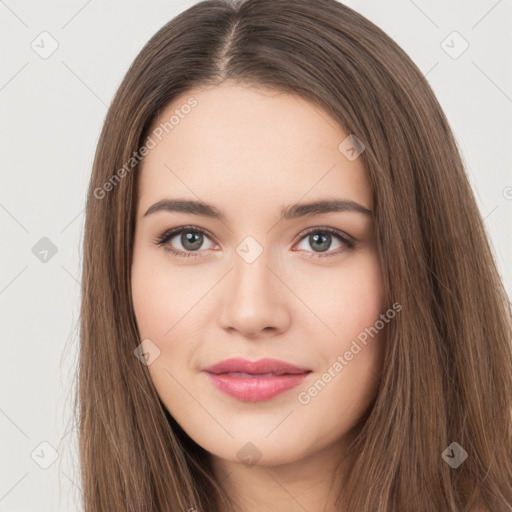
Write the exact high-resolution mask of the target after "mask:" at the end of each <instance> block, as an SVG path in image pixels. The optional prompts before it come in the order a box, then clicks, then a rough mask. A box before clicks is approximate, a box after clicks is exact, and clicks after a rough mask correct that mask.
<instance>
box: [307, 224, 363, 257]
mask: <svg viewBox="0 0 512 512" xmlns="http://www.w3.org/2000/svg"><path fill="white" fill-rule="evenodd" d="M333 238H334V239H336V240H337V241H338V243H339V244H340V246H341V250H338V251H328V249H330V248H331V245H332V240H333ZM300 241H301V242H302V241H304V242H305V243H306V244H308V245H309V246H310V247H313V248H314V249H315V250H314V251H313V252H314V253H315V254H314V255H313V256H308V257H312V258H316V257H318V258H325V257H329V256H336V255H339V254H341V253H342V252H345V251H347V250H351V249H353V248H354V247H355V243H354V242H353V241H352V240H350V239H349V237H348V236H347V235H344V234H343V233H342V232H341V231H338V230H336V229H332V228H325V227H315V228H311V229H309V230H307V231H306V233H302V234H301V238H300ZM316 249H318V251H317V250H316ZM327 251H328V252H327ZM321 253H325V254H321Z"/></svg>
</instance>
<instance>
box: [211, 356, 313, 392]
mask: <svg viewBox="0 0 512 512" xmlns="http://www.w3.org/2000/svg"><path fill="white" fill-rule="evenodd" d="M203 372H205V373H206V374H207V376H208V377H209V379H210V382H211V383H212V384H213V385H214V386H216V387H217V388H218V389H220V390H221V391H223V392H224V393H226V394H228V395H230V396H233V397H235V398H238V399H239V400H243V401H248V402H259V401H263V400H269V399H271V398H273V397H275V396H277V395H279V394H281V393H283V392H284V391H287V390H289V389H291V388H294V387H295V386H298V385H299V384H300V383H301V382H302V381H303V380H304V378H305V377H306V376H307V375H308V374H309V373H310V372H311V370H310V369H308V368H302V367H299V366H295V365H293V364H291V363H287V362H285V361H279V360H278V359H270V358H264V359H260V360H258V361H254V362H253V361H248V360H247V359H241V358H233V359H226V360H225V361H221V362H219V363H216V364H214V365H212V366H208V367H207V368H204V369H203Z"/></svg>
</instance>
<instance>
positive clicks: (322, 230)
mask: <svg viewBox="0 0 512 512" xmlns="http://www.w3.org/2000/svg"><path fill="white" fill-rule="evenodd" d="M333 238H334V239H335V240H337V241H338V244H339V246H340V247H341V250H337V251H329V250H328V249H330V248H331V245H332V241H333ZM350 238H351V237H350ZM173 240H175V241H174V242H173ZM205 240H210V242H211V238H210V236H209V234H208V233H207V232H206V231H205V230H203V229H201V228H198V227H196V226H182V227H179V228H174V229H171V230H168V231H165V232H164V233H163V234H162V235H160V236H158V237H157V238H156V240H155V241H154V243H155V244H156V245H158V246H163V247H164V249H165V250H166V251H167V252H170V253H171V254H173V255H174V256H178V257H180V258H182V257H183V258H189V257H193V258H196V257H198V256H200V255H201V254H200V253H201V252H202V251H201V250H200V249H201V248H203V249H208V248H210V249H211V248H212V246H210V247H206V248H205V247H203V245H204V243H205ZM303 241H304V242H305V243H307V244H309V246H310V247H313V249H314V250H313V251H309V252H313V253H314V254H313V255H310V256H308V257H313V258H316V257H318V258H325V257H328V256H336V255H338V254H341V253H342V252H345V251H347V250H350V249H353V248H354V247H355V243H354V242H353V241H352V240H351V239H349V237H348V236H347V235H345V234H343V233H342V232H340V231H338V230H336V229H333V228H327V227H314V228H310V229H308V230H307V231H306V232H305V233H301V236H300V242H303ZM176 244H177V245H178V248H177V249H176ZM211 244H212V245H213V247H217V245H216V244H215V243H213V242H211ZM179 246H181V247H179ZM322 253H325V254H322Z"/></svg>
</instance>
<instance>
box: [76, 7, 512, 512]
mask: <svg viewBox="0 0 512 512" xmlns="http://www.w3.org/2000/svg"><path fill="white" fill-rule="evenodd" d="M226 79H231V80H234V81H236V82H237V83H240V84H245V85H247V86H264V87H270V88H273V89H275V90H279V91H284V92H290V93H294V94H299V95H301V96H302V97H304V98H306V99H308V100H309V101H311V102H314V103H315V104H316V105H318V106H320V107H321V108H323V109H324V110H325V112H327V113H328V114H329V115H330V116H332V117H333V118H334V119H335V120H337V121H338V122H339V123H340V125H341V126H342V127H343V128H344V129H345V130H346V132H347V133H350V134H354V135H355V136H356V137H357V138H358V139H359V140H360V141H361V142H363V144H364V146H365V150H364V151H363V153H362V154H361V155H360V158H362V159H363V162H364V165H365V167H366V169H367V172H368V175H369V178H370V183H371V187H372V194H373V205H374V208H373V210H374V213H373V215H374V222H375V228H376V236H377V244H378V249H379V255H380V261H381V267H382V272H383V277H384V282H385V289H386V296H387V299H388V301H389V303H390V304H392V303H394V302H399V303H400V304H401V305H402V307H403V309H402V311H401V313H400V315H397V317H396V319H395V320H394V321H393V322H392V323H391V324H390V325H389V331H388V340H389V341H388V343H387V344H386V353H385V361H384V365H383V369H382V374H381V385H380V389H379V391H378V394H377V396H376V397H375V401H374V403H373V406H372V408H371V411H370V412H369V414H368V417H367V418H366V420H365V422H364V426H363V428H362V430H361V432H360V434H359V436H358V438H357V439H356V442H355V443H354V444H353V446H352V448H353V453H354V455H355V460H354V464H353V465H352V467H351V470H350V473H349V474H348V475H347V478H346V481H345V483H344V486H343V489H339V490H338V492H339V504H340V508H342V507H344V508H346V510H350V511H357V512H360V511H372V512H391V511H401V512H405V511H409V510H410V511H413V510H414V511H417V510H427V509H428V510H436V511H437V512H453V511H461V512H462V511H467V510H469V509H470V508H471V507H472V506H474V504H475V503H476V502H477V500H479V499H480V500H481V502H482V503H484V504H485V505H486V507H488V509H489V510H491V511H493V512H497V511H505V510H511V508H510V507H511V503H512V350H511V340H512V326H511V323H512V322H511V313H510V305H509V301H508V297H507V295H506V293H505V290H504V287H503V284H502V282H501V280H500V276H499V274H498V271H497V268H496V264H495V261H494V259H493V254H492V252H491V249H490V244H489V242H488V239H487V235H486V232H485V228H484V225H483V222H482V217H481V216H480V214H479V211H478V208H477V205H476V202H475V199H474V196H473V193H472V190H471V187H470V185H469V183H468V179H467V176H466V174H465V169H464V167H463V163H462V160H461V157H460V154H459V151H458V148H457V145H456V141H455V140H454V136H453V134H452V131H451V129H450V127H449V125H448V122H447V119H446V117H445V115H444V113H443V112H442V110H441V107H440V105H439V103H438V101H437V100H436V98H435V96H434V94H433V92H432V90H431V88H430V86H429V84H428V83H427V81H426V79H425V77H424V76H423V75H422V73H421V72H420V71H419V70H418V68H417V67H416V65H415V64H414V63H413V62H412V61H411V59H410V58H409V57H408V56H407V55H406V54H405V53H404V51H403V50H402V49H401V48H400V47H399V46H398V45H397V44H396V43H395V42H394V41H393V40H392V39H391V38H390V37H389V36H387V35H386V34H385V33H384V32H383V31H382V30H381V29H379V28H378V27H377V26H375V25H374V24H373V23H371V22H370V21H368V20H367V19H366V18H364V17H363V16H361V15H359V14H358V13H357V12H355V11H353V10H352V9H350V8H348V7H346V6H345V5H343V4H341V3H339V2H336V1H334V0H317V1H310V0H247V1H239V2H236V1H234V2H229V1H228V0H225V1H224V0H209V1H204V2H200V3H197V4H195V5H193V6H192V7H190V8H189V9H187V10H186V11H184V12H182V13H181V14H179V15H178V16H177V17H176V18H174V19H173V20H172V21H170V22H169V23H167V24H166V25H165V26H164V27H162V28H161V29H160V30H159V31H158V32H157V33H156V34H155V35H154V36H153V37H152V38H151V40H150V41H149V42H148V43H147V44H146V45H145V46H144V48H143V49H142V51H141V52H140V54H139V55H138V56H137V57H136V59H135V60H134V62H133V64H132V65H131V67H130V69H129V70H128V72H127V74H126V76H125V77H124V79H123V81H122V83H121V85H120V87H119V89H118V91H117V93H116V95H115V98H114V100H113V102H112V104H111V106H110V108H109V111H108V113H107V116H106V119H105V122H104V126H103V129H102V132H101V136H100V139H99V141H98V146H97V152H96V155H95V160H94V165H93V170H92V176H91V180H90V186H89V190H88V197H87V208H86V224H85V232H84V240H83V269H82V304H81V318H80V337H81V339H80V353H79V378H78V387H77V393H76V403H75V408H76V409H77V411H76V412H75V414H76V418H77V422H78V432H79V450H80V464H81V477H82V489H83V500H84V507H85V511H86V512H100V511H101V512H105V511H111V512H112V511H123V512H126V511H133V512H150V511H155V512H156V511H158V512H163V511H177V510H180V511H187V510H197V511H210V512H218V511H220V510H221V508H220V507H221V503H223V506H224V507H226V508H224V510H226V509H228V508H229V506H228V498H227V497H226V496H224V494H223V491H222V489H221V485H220V484H219V482H217V481H216V480H215V478H214V475H213V472H212V467H211V463H210V454H209V453H207V452H206V451H205V450H204V449H202V448H201V447H199V446H198V445H197V444H196V443H195V442H194V441H193V440H192V439H190V438H189V437H188V436H187V434H186V433H185V432H184V431H183V430H182V429H181V428H180V426H179V425H178V424H177V423H176V422H175V421H174V419H173V418H172V417H171V415H170V414H169V413H168V412H167V411H166V409H165V407H164V406H163V404H162V402H161V401H160V399H159V397H158V395H157V393H156V391H155V389H154V387H153V385H152V382H151V379H150V377H149V374H148V372H147V368H146V367H145V366H144V365H143V364H141V363H140V361H139V360H138V359H137V358H136V357H135V356H134V350H135V348H136V347H137V346H138V345H139V344H140V343H141V339H140V337H139V333H138V329H137V325H136V321H135V317H134V313H133V308H132V299H131V291H130V290H131V286H130V268H131V261H132V249H133V234H134V222H135V211H136V206H137V180H136V176H137V173H138V168H139V166H138V159H135V160H133V158H135V157H134V154H137V151H138V150H139V148H141V147H142V146H143V145H144V144H145V142H146V140H147V136H148V133H149V129H150V128H151V126H152V125H153V123H154V120H155V119H156V118H157V116H158V114H159V112H160V111H161V109H163V108H164V107H165V106H166V105H167V104H168V103H169V102H170V101H172V100H173V99H174V98H176V97H177V96H178V95H181V94H183V93H186V92H187V91H188V90H190V89H191V88H192V87H198V86H211V85H215V84H220V83H221V82H223V81H224V80H226ZM131 159H132V160H131ZM127 162H130V163H129V165H127ZM121 169H124V171H123V170H121ZM452 442H456V443H458V444H459V445H460V446H461V447H462V448H463V449H464V450H465V451H466V452H467V454H468V457H467V459H466V460H465V461H464V462H463V463H462V464H461V465H460V466H459V467H457V468H456V469H455V468H453V467H450V465H449V464H448V463H447V462H446V461H445V459H444V458H443V457H442V453H443V452H444V450H445V449H446V448H447V447H449V445H451V443H452Z"/></svg>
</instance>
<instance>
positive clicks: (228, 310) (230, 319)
mask: <svg viewBox="0 0 512 512" xmlns="http://www.w3.org/2000/svg"><path fill="white" fill-rule="evenodd" d="M269 263H270V262H269V261H268V258H267V256H266V253H265V251H264V252H263V254H261V255H260V256H259V258H257V259H256V260H255V261H253V262H252V263H248V262H246V261H245V260H244V259H243V258H241V257H239V256H238V255H235V257H234V268H233V269H232V270H231V272H230V273H229V275H228V276H226V279H225V280H224V281H225V283H224V288H223V291H222V294H223V296H222V300H221V302H222V306H221V311H220V315H219V322H220V325H221V327H222V328H224V329H226V330H228V331H236V332H238V333H240V334H241V335H243V336H244V337H247V338H262V337H273V336H276V335H278V334H280V333H282V332H284V331H286V330H287V329H288V326H289V324H290V319H291V315H290V309H289V301H290V299H291V296H292V294H291V292H290V291H289V289H288V288H287V286H286V284H285V283H284V282H283V281H282V278H280V276H279V272H278V271H277V270H274V269H273V268H271V267H270V266H269Z"/></svg>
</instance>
